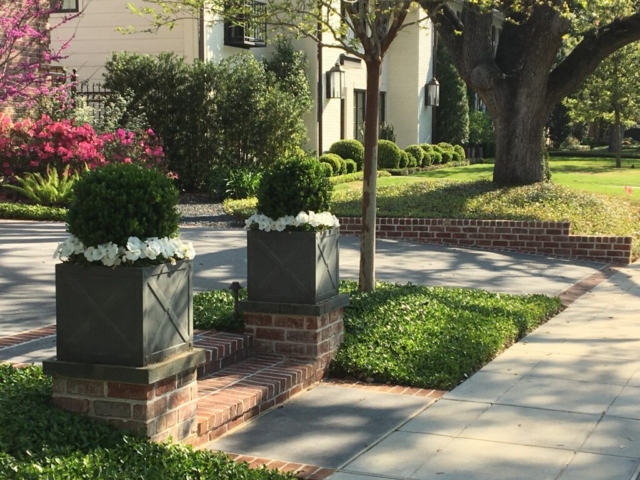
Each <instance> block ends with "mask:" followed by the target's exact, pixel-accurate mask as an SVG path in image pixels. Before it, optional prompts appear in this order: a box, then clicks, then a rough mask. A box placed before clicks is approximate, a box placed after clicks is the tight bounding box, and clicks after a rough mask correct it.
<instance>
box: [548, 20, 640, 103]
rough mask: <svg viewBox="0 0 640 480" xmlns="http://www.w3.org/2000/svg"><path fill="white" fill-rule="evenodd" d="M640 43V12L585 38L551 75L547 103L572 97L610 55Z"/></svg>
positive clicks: (594, 31)
mask: <svg viewBox="0 0 640 480" xmlns="http://www.w3.org/2000/svg"><path fill="white" fill-rule="evenodd" d="M637 40H640V12H637V13H635V14H633V15H630V16H628V17H625V18H621V19H618V20H614V21H613V22H611V23H610V24H608V25H606V26H604V27H603V28H600V29H598V30H593V31H590V32H588V33H586V34H585V35H584V38H583V40H582V41H581V42H580V43H579V44H578V46H577V47H576V48H574V49H573V51H572V52H571V53H570V54H569V56H568V57H567V58H566V59H564V60H563V61H562V62H561V63H560V64H559V65H558V66H557V67H556V68H555V69H554V70H553V71H552V72H551V74H550V76H549V84H548V89H547V103H549V104H550V105H553V104H556V103H558V102H559V101H561V100H562V99H563V98H564V97H566V96H567V95H569V94H571V92H573V91H574V90H575V89H576V88H578V87H579V86H580V84H581V83H582V82H583V81H584V79H585V78H586V77H587V76H589V75H590V74H591V73H592V72H593V71H594V70H595V69H596V68H597V67H598V65H599V64H600V62H602V60H604V59H605V58H606V57H607V56H609V55H611V54H612V53H613V52H615V51H616V50H618V49H619V48H622V47H624V46H625V45H628V44H630V43H632V42H635V41H637Z"/></svg>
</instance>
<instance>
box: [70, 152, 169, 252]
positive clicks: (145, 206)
mask: <svg viewBox="0 0 640 480" xmlns="http://www.w3.org/2000/svg"><path fill="white" fill-rule="evenodd" d="M177 203H178V190H177V189H176V187H175V186H174V185H173V182H172V181H171V180H170V179H169V178H167V177H166V176H165V175H164V174H163V173H161V172H159V171H158V170H155V169H150V168H146V167H143V166H141V165H135V164H127V163H112V164H110V165H106V166H104V167H101V168H97V169H95V170H92V171H90V172H87V173H85V174H84V175H83V176H82V177H81V178H80V180H78V182H77V183H76V184H75V185H74V197H73V201H72V202H71V205H70V206H69V210H68V212H67V228H68V230H69V233H71V234H72V235H74V236H76V237H77V238H78V239H79V240H80V241H81V242H82V243H83V244H84V245H85V246H97V245H101V244H104V243H108V242H113V243H115V244H116V245H119V246H124V245H126V244H127V240H128V238H129V237H138V238H140V239H141V240H144V239H146V238H149V237H160V238H162V237H171V236H175V234H176V233H177V232H178V223H179V221H180V214H179V213H178V211H177V209H176V205H177Z"/></svg>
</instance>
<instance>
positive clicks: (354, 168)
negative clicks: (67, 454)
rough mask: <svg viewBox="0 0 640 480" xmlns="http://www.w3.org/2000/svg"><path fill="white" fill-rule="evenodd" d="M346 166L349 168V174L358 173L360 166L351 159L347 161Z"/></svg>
mask: <svg viewBox="0 0 640 480" xmlns="http://www.w3.org/2000/svg"><path fill="white" fill-rule="evenodd" d="M344 166H345V167H347V173H356V172H357V171H358V165H357V164H356V162H355V160H351V159H350V158H347V159H345V161H344Z"/></svg>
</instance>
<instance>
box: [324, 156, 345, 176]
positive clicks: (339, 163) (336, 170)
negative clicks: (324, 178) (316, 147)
mask: <svg viewBox="0 0 640 480" xmlns="http://www.w3.org/2000/svg"><path fill="white" fill-rule="evenodd" d="M318 160H319V161H320V163H328V164H329V165H331V169H332V170H333V174H334V175H342V173H343V172H342V170H343V168H342V167H343V164H344V161H343V160H342V157H340V155H336V154H335V153H325V154H324V155H322V156H320V158H319V159H318ZM344 170H345V173H346V167H345V168H344Z"/></svg>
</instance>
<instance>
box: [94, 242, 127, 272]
mask: <svg viewBox="0 0 640 480" xmlns="http://www.w3.org/2000/svg"><path fill="white" fill-rule="evenodd" d="M98 248H99V249H100V251H101V252H104V256H103V257H102V263H103V264H104V265H106V266H107V267H114V266H116V265H120V262H121V261H122V260H121V259H120V256H119V253H120V248H118V246H117V245H116V244H115V243H112V242H109V243H106V244H104V245H98Z"/></svg>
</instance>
